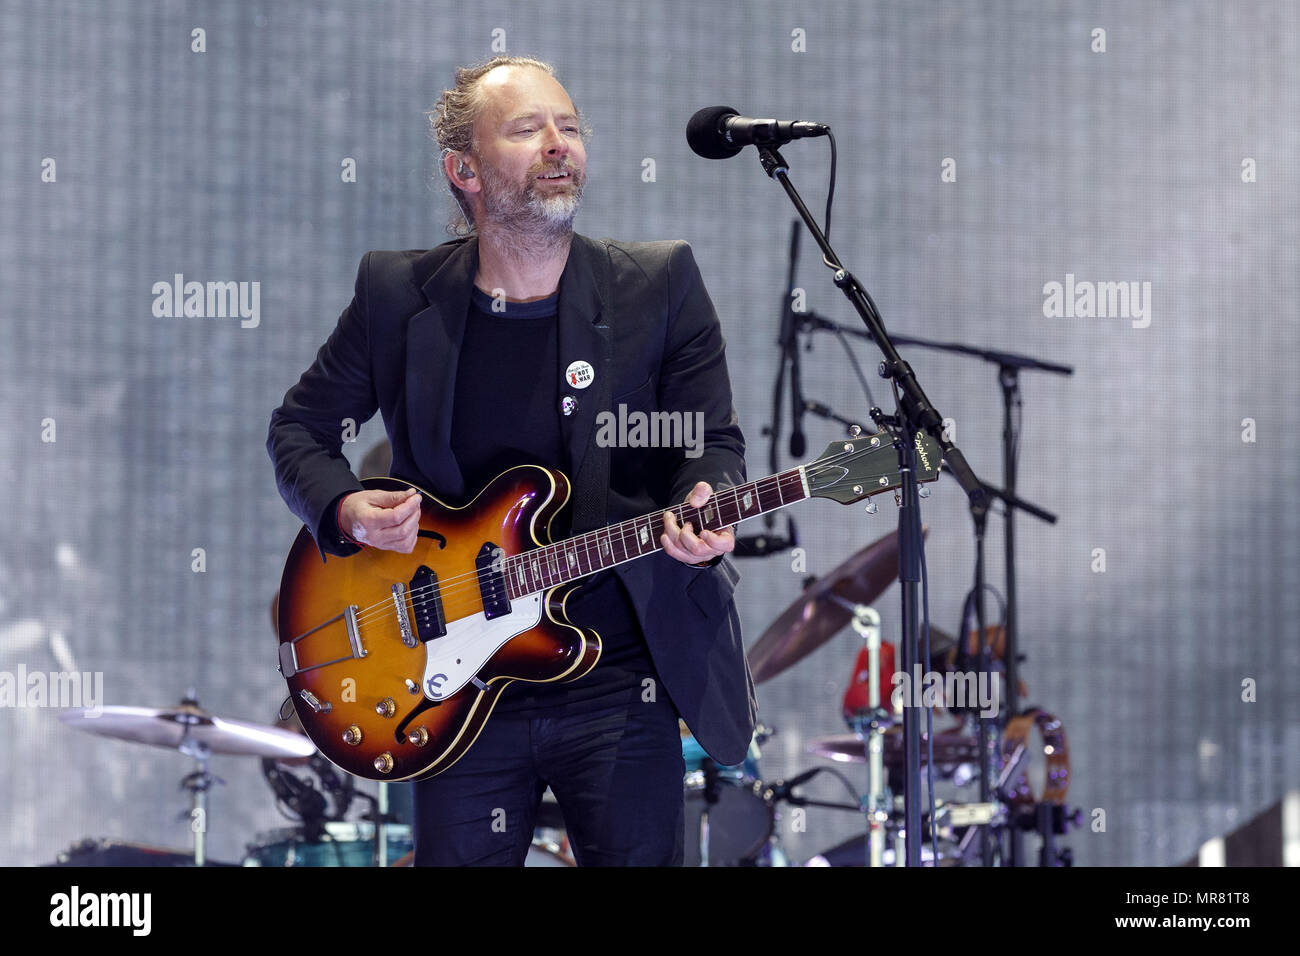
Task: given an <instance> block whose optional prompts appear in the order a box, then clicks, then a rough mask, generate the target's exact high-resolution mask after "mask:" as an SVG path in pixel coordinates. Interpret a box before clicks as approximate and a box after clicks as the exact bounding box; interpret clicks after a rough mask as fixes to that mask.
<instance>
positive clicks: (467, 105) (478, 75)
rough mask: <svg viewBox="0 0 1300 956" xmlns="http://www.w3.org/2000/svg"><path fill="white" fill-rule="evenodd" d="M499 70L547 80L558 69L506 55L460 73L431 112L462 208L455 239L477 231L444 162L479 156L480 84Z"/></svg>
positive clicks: (452, 228) (581, 122) (586, 133)
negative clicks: (530, 72) (525, 70)
mask: <svg viewBox="0 0 1300 956" xmlns="http://www.w3.org/2000/svg"><path fill="white" fill-rule="evenodd" d="M499 66H530V67H533V68H534V69H537V70H541V71H542V72H544V73H545V74H546V75H547V76H550V77H554V76H555V68H554V67H553V66H551V64H549V63H546V62H544V61H542V60H535V59H533V58H532V57H527V56H507V55H504V54H502V55H499V56H494V57H493V58H492V59H490V60H487V61H485V62H483V63H479V64H477V65H475V66H464V67H461V68H459V69H458V70H456V74H455V85H453V86H452V88H451V89H449V90H443V91H442V95H441V96H439V97H438V102H437V103H435V104H434V105H433V109H431V110H429V112H428V115H429V125H430V128H431V131H432V133H433V137H434V139H435V140H437V143H438V160H439V161H438V166H439V168H440V169H441V170H442V175H443V181H444V182H445V183H446V185H447V189H448V190H449V191H450V192H451V197H452V199H454V200H455V201H456V205H457V206H459V207H460V209H459V211H458V212H457V213H456V214H455V215H454V216H453V217H452V219H451V221H450V222H448V223H447V231H448V232H449V233H451V234H452V235H453V236H468V235H470V234H471V233H472V232H473V231H474V212H473V209H472V208H471V206H470V204H469V200H468V198H467V197H466V195H465V193H464V191H463V190H461V188H460V187H459V186H457V185H456V184H455V183H453V182H452V181H451V178H450V177H449V176H448V175H447V168H446V166H445V165H444V164H443V160H444V159H445V157H446V156H447V154H448V153H469V154H470V155H471V156H473V155H475V152H474V148H475V143H474V122H475V121H476V120H477V119H478V117H479V114H480V113H482V112H483V106H484V103H483V96H482V90H481V88H480V84H479V80H481V79H482V78H483V77H484V76H485V75H486V74H488V73H489V72H490V71H492V70H495V69H496V68H497V67H499ZM574 109H577V107H576V106H575V107H574ZM577 111H578V127H579V131H580V134H581V136H582V140H583V142H584V143H585V142H586V141H587V139H588V137H590V135H591V128H590V127H589V126H588V125H587V121H586V119H585V118H584V117H583V116H582V110H577Z"/></svg>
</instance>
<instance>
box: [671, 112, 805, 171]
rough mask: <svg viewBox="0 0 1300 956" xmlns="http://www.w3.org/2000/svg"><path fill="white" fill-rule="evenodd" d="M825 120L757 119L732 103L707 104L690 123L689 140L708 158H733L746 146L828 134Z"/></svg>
mask: <svg viewBox="0 0 1300 956" xmlns="http://www.w3.org/2000/svg"><path fill="white" fill-rule="evenodd" d="M829 132H830V127H829V126H827V125H826V124H825V123H810V122H806V121H804V120H796V121H794V122H785V121H778V120H774V119H753V118H751V117H748V116H740V115H739V114H737V113H736V111H735V110H734V109H732V108H731V107H730V106H706V107H705V108H704V109H702V110H699V111H698V112H697V113H696V114H695V115H694V116H692V117H691V121H690V122H689V123H687V124H686V142H687V143H689V144H690V147H691V149H693V150H695V152H696V153H698V154H699V155H700V156H703V157H704V158H705V159H730V158H731V157H732V156H735V155H736V154H737V153H739V152H740V151H741V150H742V149H744V148H745V147H746V146H750V145H753V146H780V145H781V144H782V143H788V142H790V141H791V140H794V139H803V138H804V137H806V136H825V135H826V134H827V133H829Z"/></svg>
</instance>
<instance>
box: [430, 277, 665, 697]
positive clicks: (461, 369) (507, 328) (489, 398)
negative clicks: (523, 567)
mask: <svg viewBox="0 0 1300 956" xmlns="http://www.w3.org/2000/svg"><path fill="white" fill-rule="evenodd" d="M494 301H495V300H494V299H493V298H492V297H491V296H489V295H487V294H486V293H485V292H483V291H482V290H480V289H477V288H475V289H474V291H473V294H472V296H471V299H470V309H469V317H468V321H467V322H466V325H465V338H464V340H463V341H462V342H461V350H460V363H459V365H458V366H457V370H456V393H455V405H454V408H453V412H452V425H451V448H452V453H453V454H454V455H455V456H456V461H457V463H458V464H459V465H460V470H461V474H462V475H463V476H464V478H465V487H466V489H467V490H468V492H469V494H471V495H473V494H477V493H478V492H479V491H481V490H482V489H483V488H484V487H485V486H486V485H487V483H488V482H490V481H491V480H492V479H493V478H495V477H496V476H497V475H499V474H500V473H501V472H503V471H505V470H506V469H507V468H512V467H514V466H515V465H525V464H533V465H545V466H547V467H549V468H558V469H559V470H561V471H563V472H565V473H566V474H569V467H568V451H567V449H566V448H565V447H564V442H563V438H562V437H561V435H560V414H561V412H560V404H559V403H560V382H559V378H558V372H557V369H558V368H560V367H561V362H560V361H559V354H558V353H559V342H558V337H557V335H556V319H557V309H558V303H559V294H558V293H556V294H555V295H552V296H549V297H548V298H545V299H539V300H537V301H535V302H505V301H504V300H502V301H499V302H496V307H497V311H493V305H494ZM569 477H570V478H572V477H573V476H572V475H570V476H569ZM570 522H571V506H567V507H565V508H564V509H563V510H562V511H561V512H560V513H559V514H558V515H557V516H556V518H555V520H554V521H552V522H551V534H552V535H553V536H554V538H555V539H556V540H559V539H561V538H564V537H567V536H568V535H569V532H570ZM565 611H566V614H567V615H568V617H569V620H571V621H572V622H573V623H574V624H579V625H581V626H583V627H589V628H592V629H594V630H595V631H596V632H597V633H598V634H599V635H600V637H601V648H602V650H601V655H600V660H599V661H598V662H597V663H596V666H595V667H594V668H592V670H591V673H589V674H587V675H586V676H585V677H582V678H580V679H578V680H577V681H575V682H573V683H571V684H565V683H552V684H530V683H525V682H523V681H516V682H514V683H512V684H511V685H510V686H509V687H508V688H506V690H505V692H504V693H503V694H502V695H501V697H500V699H499V700H498V702H497V706H496V712H497V713H518V714H521V715H524V716H535V715H537V714H538V713H539V712H543V711H545V710H547V709H550V708H554V707H557V706H561V705H562V706H563V707H564V708H565V710H566V711H568V710H572V709H573V707H574V706H575V705H576V706H578V707H581V706H584V705H587V704H590V705H592V706H595V705H598V704H600V703H602V702H605V701H608V700H610V698H611V696H613V695H617V696H618V697H619V698H621V699H626V698H627V697H628V696H630V695H632V694H636V693H639V692H640V690H641V687H642V681H643V680H645V679H646V678H647V677H649V678H652V679H654V681H655V684H656V685H658V683H659V680H658V675H657V673H656V672H655V669H654V664H653V663H652V662H651V660H650V652H649V649H648V648H647V647H646V643H645V637H644V636H643V635H642V634H641V629H640V627H639V625H638V624H637V621H636V616H635V612H634V611H633V608H632V605H631V602H630V601H629V599H628V596H627V590H626V588H624V586H623V582H622V581H620V580H619V579H618V576H617V575H616V574H615V573H614V572H613V571H612V570H607V571H602V572H600V573H598V574H595V575H591V576H590V577H587V578H584V579H583V581H582V586H581V587H580V588H579V589H578V590H577V592H576V593H574V594H573V595H572V596H571V597H570V598H569V600H568V601H567V603H566V605H565ZM659 691H660V689H659V688H658V687H657V686H656V691H655V692H656V693H659Z"/></svg>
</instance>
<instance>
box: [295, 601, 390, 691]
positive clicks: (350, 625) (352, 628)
mask: <svg viewBox="0 0 1300 956" xmlns="http://www.w3.org/2000/svg"><path fill="white" fill-rule="evenodd" d="M340 620H342V621H343V624H344V627H345V628H346V629H347V635H348V647H349V648H350V649H351V651H352V653H351V654H348V655H345V656H343V657H336V658H334V659H333V660H330V661H322V662H321V663H319V664H308V665H307V666H306V667H301V666H299V663H298V642H299V641H301V640H302V639H303V638H305V637H310V636H311V635H312V634H315V633H316V632H317V631H319V630H321V629H322V628H326V627H329V626H330V625H331V624H335V623H337V622H338V621H340ZM368 653H369V652H368V651H367V650H366V649H365V647H364V646H362V644H361V631H360V629H359V628H358V627H357V606H356V605H355V604H349V605H348V606H347V607H345V608H344V609H343V613H342V614H336V615H334V616H333V617H332V618H330V619H329V620H328V621H321V623H319V624H317V625H316V626H315V627H313V628H312V629H311V630H309V631H303V632H302V633H301V634H299V635H298V636H297V637H293V638H290V639H289V640H287V641H285V642H284V643H283V644H281V645H280V673H281V674H282V675H283V676H284V677H285V678H289V677H293V676H294V675H295V674H305V673H306V672H307V671H314V670H316V668H318V667H328V666H329V665H330V664H340V663H342V662H343V661H350V660H357V659H358V658H362V657H365V656H366V654H368Z"/></svg>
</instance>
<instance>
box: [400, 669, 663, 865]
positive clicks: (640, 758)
mask: <svg viewBox="0 0 1300 956" xmlns="http://www.w3.org/2000/svg"><path fill="white" fill-rule="evenodd" d="M634 690H636V691H637V692H635V693H628V692H619V693H618V694H613V695H610V696H609V697H608V698H604V699H601V700H599V701H592V702H586V703H584V704H583V705H582V706H581V707H578V708H571V709H570V710H569V711H567V712H566V709H565V708H564V707H563V706H559V707H556V708H554V709H552V710H551V711H550V712H549V713H548V714H547V716H543V717H527V716H523V715H515V714H499V715H495V716H493V717H491V718H489V720H488V722H487V726H486V727H484V728H483V732H482V733H481V734H480V735H479V738H478V740H477V741H475V743H474V745H473V746H472V747H470V749H469V752H468V753H466V754H465V756H463V757H462V758H461V759H460V760H458V761H457V762H456V763H454V764H453V765H452V766H451V767H450V768H448V769H447V770H444V771H443V772H442V773H440V774H438V775H437V776H436V777H431V778H430V779H428V780H419V781H416V782H415V785H414V791H415V865H416V866H522V865H523V863H524V857H525V856H526V855H527V853H528V847H529V844H530V843H531V842H532V838H533V825H534V821H535V819H536V816H537V807H538V804H539V803H540V802H541V798H542V793H543V792H544V791H545V789H546V787H547V786H548V785H549V786H550V788H551V792H552V793H554V794H555V799H556V801H557V802H558V803H559V805H560V809H561V811H562V812H563V814H564V822H565V830H566V832H567V833H568V836H569V842H570V845H571V847H572V848H573V855H574V859H575V860H576V861H577V863H578V865H580V866H680V865H681V863H682V856H683V838H684V833H683V831H684V827H685V802H684V799H685V798H684V795H683V788H682V780H683V777H684V775H685V765H684V761H683V759H682V746H681V735H680V733H679V731H678V727H677V712H676V710H675V709H674V708H673V705H672V702H671V701H669V700H668V698H667V695H666V694H660V695H659V699H658V700H657V701H654V702H650V703H647V702H643V701H642V700H641V694H640V693H639V688H638V689H634Z"/></svg>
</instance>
